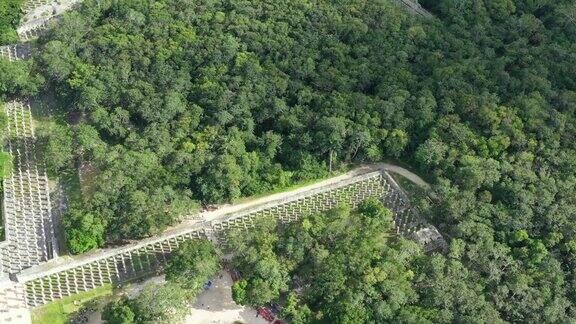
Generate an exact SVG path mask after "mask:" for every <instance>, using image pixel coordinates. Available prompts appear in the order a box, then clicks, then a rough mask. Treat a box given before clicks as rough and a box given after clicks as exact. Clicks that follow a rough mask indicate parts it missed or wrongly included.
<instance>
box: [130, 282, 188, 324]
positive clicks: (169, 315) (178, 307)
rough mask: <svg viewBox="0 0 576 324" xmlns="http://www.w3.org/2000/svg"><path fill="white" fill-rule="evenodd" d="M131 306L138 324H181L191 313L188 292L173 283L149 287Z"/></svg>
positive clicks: (145, 288)
mask: <svg viewBox="0 0 576 324" xmlns="http://www.w3.org/2000/svg"><path fill="white" fill-rule="evenodd" d="M130 305H131V307H130V308H131V309H132V310H133V312H134V314H135V318H136V322H138V323H151V322H153V323H180V322H182V321H183V320H184V318H185V317H186V315H187V314H188V313H189V305H188V298H187V292H186V291H185V290H183V289H182V288H180V286H179V285H175V284H171V283H166V284H164V285H158V284H150V285H147V286H146V287H144V289H143V290H142V292H141V293H140V295H139V296H138V297H136V298H135V299H133V300H131V301H130Z"/></svg>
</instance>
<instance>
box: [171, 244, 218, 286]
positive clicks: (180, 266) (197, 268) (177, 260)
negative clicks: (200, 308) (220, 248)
mask: <svg viewBox="0 0 576 324" xmlns="http://www.w3.org/2000/svg"><path fill="white" fill-rule="evenodd" d="M218 263H219V257H218V254H217V252H216V247H215V246H214V244H213V243H212V242H211V241H208V240H197V239H195V240H190V241H186V242H184V243H182V244H181V245H180V246H179V247H178V249H177V250H176V251H175V252H174V254H173V255H172V257H171V258H170V261H169V263H168V266H167V267H166V279H167V280H168V281H170V282H174V283H176V284H179V285H180V286H181V287H182V288H184V289H186V290H188V291H189V292H190V293H191V294H192V295H193V296H196V295H197V294H198V293H199V292H201V291H202V288H203V287H204V284H206V282H208V280H209V279H210V278H212V277H213V276H214V275H215V274H216V272H218V269H219V264H218Z"/></svg>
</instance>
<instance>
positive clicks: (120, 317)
mask: <svg viewBox="0 0 576 324" xmlns="http://www.w3.org/2000/svg"><path fill="white" fill-rule="evenodd" d="M135 317H136V316H135V315H134V312H133V311H132V308H130V304H129V301H128V299H126V298H122V299H120V300H116V301H113V302H111V303H109V304H108V305H106V307H104V311H103V312H102V320H104V322H105V323H108V324H132V323H134V319H135Z"/></svg>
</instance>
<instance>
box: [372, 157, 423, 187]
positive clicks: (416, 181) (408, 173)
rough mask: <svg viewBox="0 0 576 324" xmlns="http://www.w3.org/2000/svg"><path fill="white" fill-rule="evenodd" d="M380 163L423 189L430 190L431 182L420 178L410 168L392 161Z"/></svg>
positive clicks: (384, 167)
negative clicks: (391, 162)
mask: <svg viewBox="0 0 576 324" xmlns="http://www.w3.org/2000/svg"><path fill="white" fill-rule="evenodd" d="M379 165H381V166H382V168H383V169H385V170H387V171H390V172H392V173H396V174H399V175H401V176H403V177H404V178H406V179H408V180H410V181H411V182H413V183H414V184H415V185H417V186H418V187H420V188H422V189H425V190H430V184H428V182H426V181H424V179H422V178H420V176H418V175H417V174H416V173H414V172H412V171H410V170H408V169H405V168H403V167H401V166H398V165H394V164H390V163H379Z"/></svg>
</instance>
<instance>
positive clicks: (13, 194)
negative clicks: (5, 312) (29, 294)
mask: <svg viewBox="0 0 576 324" xmlns="http://www.w3.org/2000/svg"><path fill="white" fill-rule="evenodd" d="M5 110H6V115H7V116H8V119H9V122H8V147H7V151H8V152H9V153H10V154H11V155H12V159H13V164H14V170H13V172H12V174H11V176H10V177H8V178H7V179H5V180H4V198H3V199H4V204H3V205H4V223H5V225H4V226H5V237H6V240H5V242H4V243H3V245H1V246H0V272H3V273H15V272H18V271H20V270H22V269H25V268H28V267H31V266H35V265H38V264H40V263H41V262H44V261H47V260H49V259H51V258H52V257H53V256H54V252H55V251H54V244H55V239H54V226H53V224H52V215H51V204H50V195H49V187H48V178H47V176H46V172H45V170H44V169H43V166H42V163H41V162H40V161H39V160H38V159H37V157H36V147H35V145H36V137H35V135H34V129H33V123H32V114H31V109H30V105H29V104H28V103H21V102H9V103H7V104H5Z"/></svg>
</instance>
